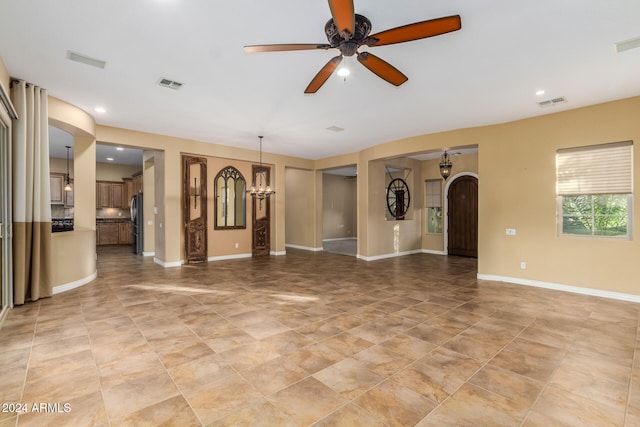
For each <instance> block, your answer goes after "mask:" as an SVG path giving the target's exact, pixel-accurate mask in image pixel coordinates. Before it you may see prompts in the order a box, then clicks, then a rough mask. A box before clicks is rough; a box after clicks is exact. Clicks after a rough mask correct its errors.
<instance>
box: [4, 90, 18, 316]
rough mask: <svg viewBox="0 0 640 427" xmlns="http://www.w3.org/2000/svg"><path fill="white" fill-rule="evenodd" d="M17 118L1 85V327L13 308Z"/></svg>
mask: <svg viewBox="0 0 640 427" xmlns="http://www.w3.org/2000/svg"><path fill="white" fill-rule="evenodd" d="M16 118H17V115H16V112H15V110H14V109H13V105H12V104H11V101H10V100H9V98H8V96H7V93H6V92H5V91H4V87H3V86H2V85H1V84H0V133H2V136H1V137H0V154H1V155H0V186H1V188H0V204H2V206H1V209H0V223H1V225H0V233H1V234H2V238H0V245H2V250H1V251H0V253H1V254H2V255H1V256H0V263H2V266H1V268H0V287H1V290H0V291H1V292H0V328H1V327H2V323H3V321H4V319H5V317H6V316H7V313H8V312H9V310H10V309H11V308H13V215H12V204H11V199H12V194H13V193H12V192H13V176H12V172H11V164H12V157H13V154H12V150H13V142H12V138H11V136H12V135H11V127H12V121H11V119H16Z"/></svg>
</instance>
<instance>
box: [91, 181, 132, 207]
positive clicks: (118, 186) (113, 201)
mask: <svg viewBox="0 0 640 427" xmlns="http://www.w3.org/2000/svg"><path fill="white" fill-rule="evenodd" d="M125 197H126V192H125V184H124V183H123V182H110V181H96V207H97V208H124V207H126V206H127V202H126V200H125Z"/></svg>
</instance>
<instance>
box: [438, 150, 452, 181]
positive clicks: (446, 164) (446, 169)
mask: <svg viewBox="0 0 640 427" xmlns="http://www.w3.org/2000/svg"><path fill="white" fill-rule="evenodd" d="M451 167H452V164H451V159H450V158H449V153H447V152H446V151H445V152H444V154H443V155H442V158H441V159H440V175H441V176H442V178H444V179H445V180H446V179H447V178H449V175H451Z"/></svg>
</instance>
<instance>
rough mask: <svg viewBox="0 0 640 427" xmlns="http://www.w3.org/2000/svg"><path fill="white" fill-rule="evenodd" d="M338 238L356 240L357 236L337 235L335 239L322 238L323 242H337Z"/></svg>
mask: <svg viewBox="0 0 640 427" xmlns="http://www.w3.org/2000/svg"><path fill="white" fill-rule="evenodd" d="M340 240H358V238H357V237H337V238H335V239H322V241H323V242H337V241H340Z"/></svg>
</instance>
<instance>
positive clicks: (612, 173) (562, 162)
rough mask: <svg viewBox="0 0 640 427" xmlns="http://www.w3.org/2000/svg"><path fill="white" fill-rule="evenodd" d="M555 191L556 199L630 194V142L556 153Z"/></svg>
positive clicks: (631, 182)
mask: <svg viewBox="0 0 640 427" xmlns="http://www.w3.org/2000/svg"><path fill="white" fill-rule="evenodd" d="M556 191H557V193H558V195H559V196H577V195H585V194H630V193H632V192H633V143H632V142H631V141H625V142H616V143H611V144H601V145H594V146H589V147H579V148H567V149H562V150H558V151H557V152H556Z"/></svg>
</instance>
